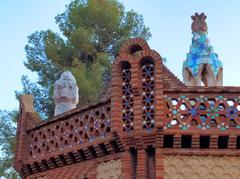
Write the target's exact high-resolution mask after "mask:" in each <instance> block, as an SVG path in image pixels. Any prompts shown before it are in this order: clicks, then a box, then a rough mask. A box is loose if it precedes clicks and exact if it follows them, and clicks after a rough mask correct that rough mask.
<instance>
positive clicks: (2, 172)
mask: <svg viewBox="0 0 240 179" xmlns="http://www.w3.org/2000/svg"><path fill="white" fill-rule="evenodd" d="M17 116H18V113H17V112H16V111H11V112H9V111H5V110H4V111H3V110H0V150H1V155H0V177H2V176H5V177H7V176H16V172H15V171H14V170H13V168H12V158H13V150H14V146H15V141H16V139H15V135H16V120H17ZM14 178H16V177H14Z"/></svg>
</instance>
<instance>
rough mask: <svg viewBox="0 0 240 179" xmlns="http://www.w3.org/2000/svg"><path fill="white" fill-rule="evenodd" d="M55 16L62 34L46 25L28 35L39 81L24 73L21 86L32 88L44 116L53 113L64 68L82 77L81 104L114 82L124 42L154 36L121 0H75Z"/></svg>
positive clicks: (28, 90)
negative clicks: (55, 88)
mask: <svg viewBox="0 0 240 179" xmlns="http://www.w3.org/2000/svg"><path fill="white" fill-rule="evenodd" d="M55 19H56V23H57V24H58V26H59V29H60V31H61V33H62V34H57V33H55V32H52V31H51V30H46V31H42V30H41V31H37V32H35V33H33V34H32V35H30V36H29V40H28V44H27V45H26V53H27V61H26V62H25V66H26V67H27V68H28V69H30V70H31V71H34V72H37V74H38V81H37V83H35V84H34V83H32V82H30V81H29V80H27V78H26V77H23V80H22V83H23V86H24V88H23V91H22V92H18V94H19V93H21V94H23V93H30V94H33V95H34V99H35V101H34V105H35V108H36V110H37V111H38V112H40V113H41V114H40V115H41V116H42V117H44V118H49V117H50V116H51V115H52V114H53V110H54V102H53V99H52V95H53V93H52V92H53V84H54V83H55V81H56V80H57V79H58V78H59V77H60V74H61V73H62V72H63V71H65V70H69V71H71V72H72V73H73V75H74V76H75V78H76V80H77V84H78V86H79V105H84V104H88V103H91V102H93V101H95V100H96V99H97V96H98V95H99V93H100V92H101V90H102V89H103V87H104V86H105V85H106V83H108V82H109V80H110V71H111V63H112V61H113V59H114V58H115V57H116V56H117V53H118V50H119V47H120V45H121V43H122V42H123V41H124V40H126V39H128V38H133V37H142V38H144V39H145V40H148V39H149V38H150V37H151V34H150V32H149V28H148V27H146V26H145V25H144V21H143V17H142V16H141V15H139V14H137V13H136V12H135V11H133V10H131V11H125V9H124V6H123V4H121V3H119V2H118V1H117V0H74V1H72V2H71V3H70V4H69V5H68V6H67V7H66V11H65V12H64V13H62V14H59V15H57V16H56V18H55ZM39 94H40V95H39Z"/></svg>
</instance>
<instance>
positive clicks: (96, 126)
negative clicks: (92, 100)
mask: <svg viewBox="0 0 240 179" xmlns="http://www.w3.org/2000/svg"><path fill="white" fill-rule="evenodd" d="M110 132H111V119H110V106H109V105H103V106H101V107H98V108H94V109H91V110H87V111H85V112H83V113H79V114H75V115H73V116H72V117H71V118H69V119H67V120H63V121H58V122H56V123H53V124H50V125H47V126H44V127H41V128H39V129H37V130H33V131H31V132H30V133H29V136H30V146H29V151H30V153H29V155H30V157H32V158H37V157H38V156H44V155H45V154H47V153H51V152H54V151H59V150H60V151H61V150H64V149H65V148H69V147H73V146H75V145H79V144H83V143H86V142H92V141H94V140H95V139H96V138H98V137H101V138H103V137H106V136H107V135H108V134H109V133H110Z"/></svg>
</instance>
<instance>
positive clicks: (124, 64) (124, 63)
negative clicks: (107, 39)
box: [121, 61, 131, 69]
mask: <svg viewBox="0 0 240 179" xmlns="http://www.w3.org/2000/svg"><path fill="white" fill-rule="evenodd" d="M121 65H122V69H130V68H131V65H130V63H129V62H127V61H122V62H121Z"/></svg>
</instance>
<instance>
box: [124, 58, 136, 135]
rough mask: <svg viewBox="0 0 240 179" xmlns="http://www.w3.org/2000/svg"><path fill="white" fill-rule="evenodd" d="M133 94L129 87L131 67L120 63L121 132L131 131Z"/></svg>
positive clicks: (125, 63)
mask: <svg viewBox="0 0 240 179" xmlns="http://www.w3.org/2000/svg"><path fill="white" fill-rule="evenodd" d="M133 119H134V116H133V94H132V85H131V65H130V63H129V62H126V61H123V62H122V121H123V130H124V131H127V132H129V131H131V130H133Z"/></svg>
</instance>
